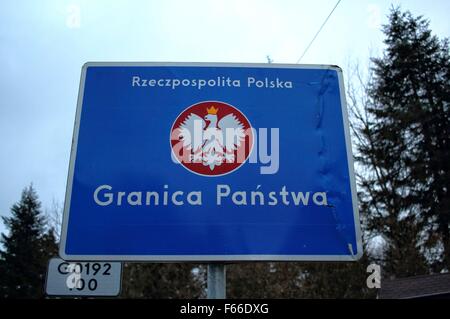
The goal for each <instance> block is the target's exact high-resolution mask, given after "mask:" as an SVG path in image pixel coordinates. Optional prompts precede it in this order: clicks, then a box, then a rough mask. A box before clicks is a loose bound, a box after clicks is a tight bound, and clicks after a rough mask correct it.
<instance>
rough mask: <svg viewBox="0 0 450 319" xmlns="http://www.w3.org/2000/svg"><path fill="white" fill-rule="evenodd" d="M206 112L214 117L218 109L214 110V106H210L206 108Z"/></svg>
mask: <svg viewBox="0 0 450 319" xmlns="http://www.w3.org/2000/svg"><path fill="white" fill-rule="evenodd" d="M206 111H207V112H208V114H213V115H216V114H217V111H219V109H216V108H215V107H214V105H212V106H211V107H210V108H208V107H207V108H206Z"/></svg>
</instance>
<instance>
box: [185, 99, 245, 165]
mask: <svg viewBox="0 0 450 319" xmlns="http://www.w3.org/2000/svg"><path fill="white" fill-rule="evenodd" d="M206 110H207V112H208V114H207V115H206V116H205V117H204V118H202V117H200V116H198V115H197V114H194V113H190V114H189V115H188V116H187V117H186V119H185V120H184V121H183V122H181V124H180V126H179V127H178V129H179V130H178V132H179V133H178V138H179V140H181V141H182V142H183V147H184V148H185V149H186V150H188V151H191V154H190V158H189V159H190V161H191V162H194V163H202V164H203V165H204V166H209V168H210V170H211V171H212V170H214V168H215V167H216V166H220V165H222V163H225V162H226V163H234V162H235V159H236V156H235V151H236V150H237V149H238V148H239V147H240V146H241V144H242V143H243V142H244V139H245V130H244V125H243V124H242V123H241V122H240V121H239V120H238V118H237V117H236V115H235V114H233V113H229V114H227V115H225V116H223V117H222V118H221V119H220V120H219V119H218V117H217V112H218V109H217V108H215V107H214V106H212V107H209V108H207V109H206Z"/></svg>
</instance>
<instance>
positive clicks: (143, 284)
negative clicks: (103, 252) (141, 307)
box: [121, 263, 205, 299]
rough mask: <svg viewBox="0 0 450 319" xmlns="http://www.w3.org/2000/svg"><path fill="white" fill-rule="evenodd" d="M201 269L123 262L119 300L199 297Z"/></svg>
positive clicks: (201, 280) (176, 265)
mask: <svg viewBox="0 0 450 319" xmlns="http://www.w3.org/2000/svg"><path fill="white" fill-rule="evenodd" d="M203 277H204V276H203V274H202V267H199V266H195V265H191V264H175V263H174V264H140V263H125V264H124V273H123V281H122V293H121V297H122V298H139V299H142V298H153V299H155V298H156V299H162V298H176V299H180V298H201V297H204V292H205V285H204V281H203V279H202V278H203Z"/></svg>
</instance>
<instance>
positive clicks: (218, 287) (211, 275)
mask: <svg viewBox="0 0 450 319" xmlns="http://www.w3.org/2000/svg"><path fill="white" fill-rule="evenodd" d="M226 280H227V279H226V266H225V264H208V287H207V289H208V299H225V298H226Z"/></svg>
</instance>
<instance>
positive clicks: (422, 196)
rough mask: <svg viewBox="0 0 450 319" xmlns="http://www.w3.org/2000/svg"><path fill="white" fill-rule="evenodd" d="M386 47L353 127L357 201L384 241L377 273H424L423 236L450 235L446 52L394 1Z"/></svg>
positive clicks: (427, 239) (434, 242) (449, 71)
mask: <svg viewBox="0 0 450 319" xmlns="http://www.w3.org/2000/svg"><path fill="white" fill-rule="evenodd" d="M383 32H384V33H385V35H386V39H385V41H384V43H385V45H386V50H385V53H384V55H383V57H381V58H376V59H373V63H374V67H373V70H372V71H373V78H372V80H371V81H370V83H369V87H368V90H367V93H368V100H367V103H366V104H365V105H363V111H362V112H359V113H358V112H357V114H359V116H357V118H358V119H359V120H361V121H360V122H359V125H357V127H356V130H355V135H356V136H357V153H358V155H357V157H356V159H357V162H358V163H359V164H360V166H361V167H362V168H363V169H365V171H364V173H363V174H362V175H361V176H360V178H359V186H360V187H361V188H360V190H361V191H360V193H359V196H360V202H361V208H362V211H363V213H364V214H365V215H366V216H365V218H366V220H367V226H368V230H369V231H371V232H374V233H377V234H380V235H382V237H383V238H384V240H385V242H386V250H385V265H384V273H387V274H388V275H390V276H412V275H418V274H424V273H427V272H428V270H429V267H428V265H427V261H426V258H425V257H426V256H427V254H426V249H425V248H426V245H425V244H426V243H428V244H429V246H430V245H431V246H438V245H439V244H441V245H442V247H443V251H444V252H443V254H442V257H443V263H440V264H439V267H438V268H437V269H442V268H445V267H447V268H448V267H449V261H450V259H449V258H450V257H449V256H450V242H449V218H450V211H449V209H450V202H449V194H448V185H449V184H450V175H449V174H450V170H449V167H450V144H449V143H450V132H449V129H450V113H449V102H450V85H449V84H450V55H449V48H448V41H447V40H443V41H440V40H439V39H438V38H437V37H435V36H433V35H432V33H431V30H430V29H429V23H428V21H426V20H425V19H423V18H422V17H413V16H412V15H411V13H409V12H401V11H400V9H398V8H393V9H392V10H391V14H390V16H389V23H388V25H386V26H384V28H383Z"/></svg>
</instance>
